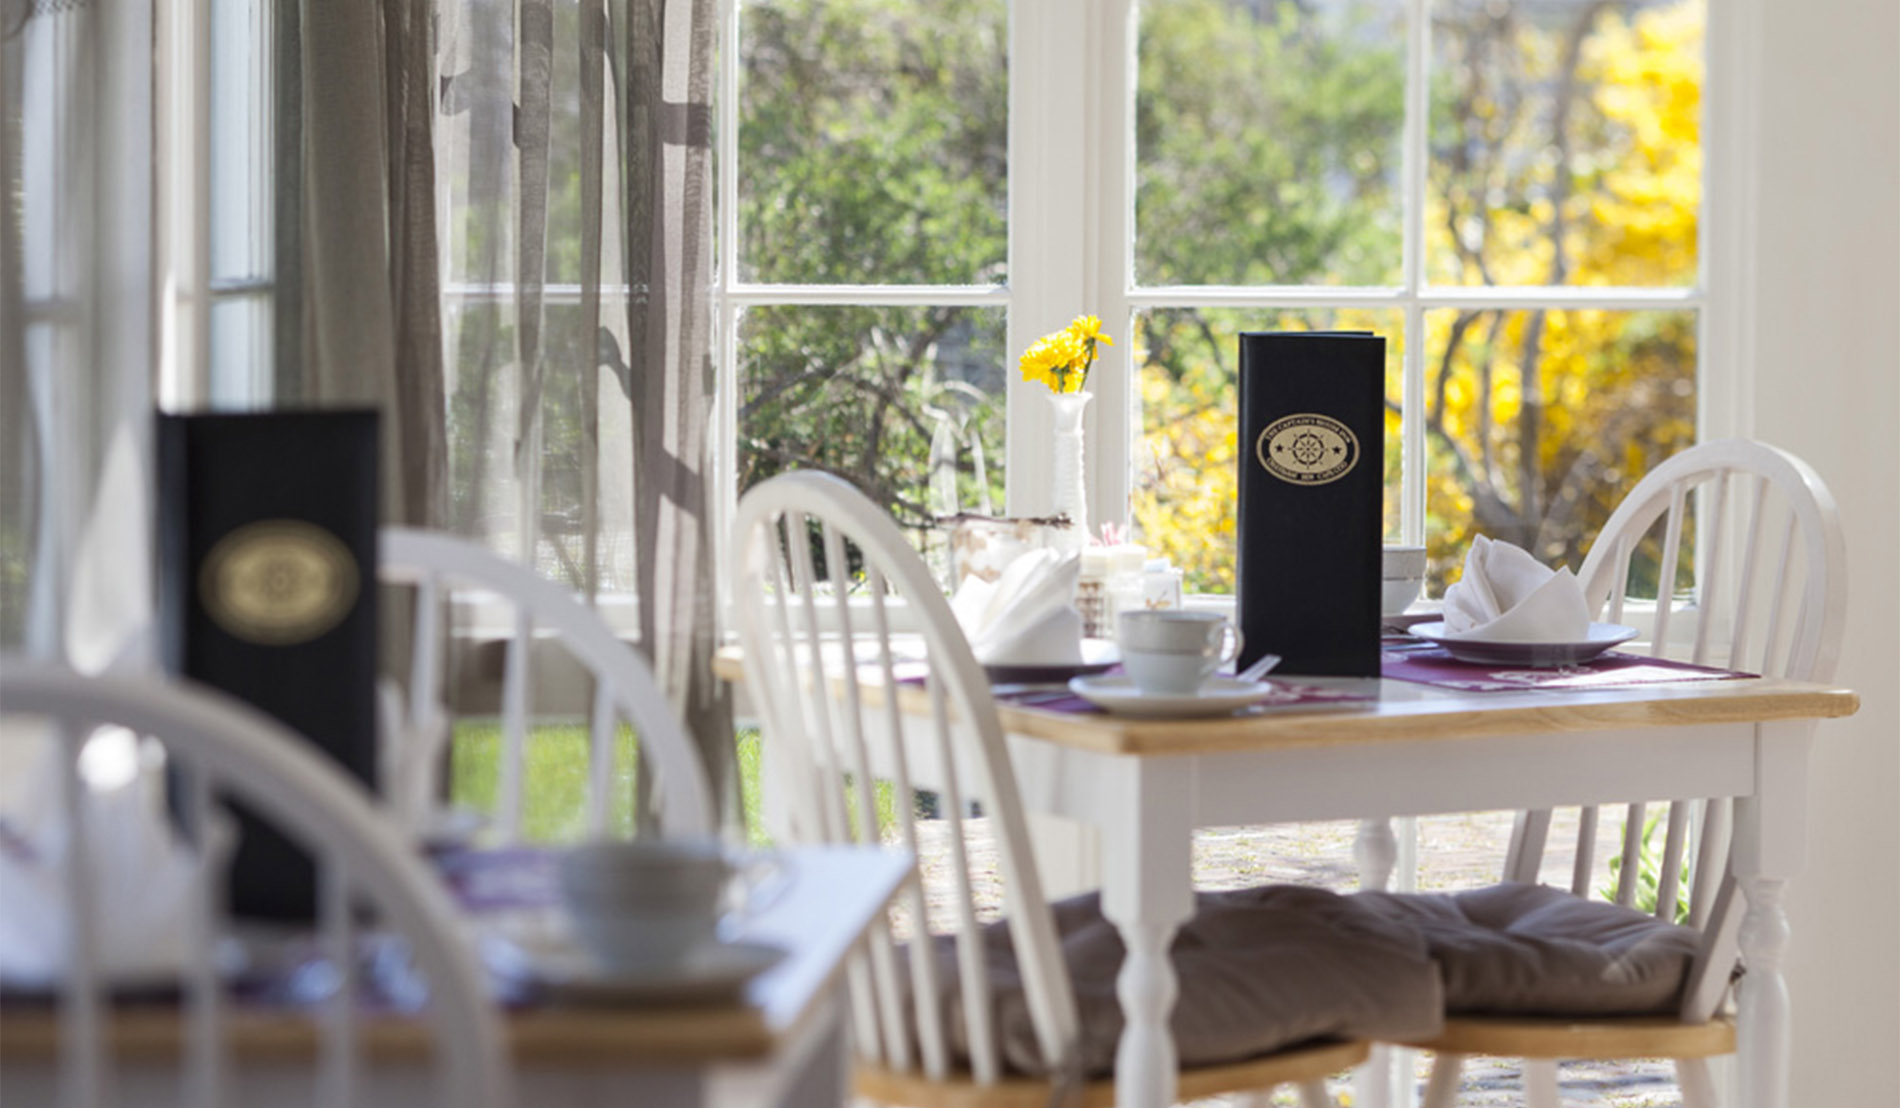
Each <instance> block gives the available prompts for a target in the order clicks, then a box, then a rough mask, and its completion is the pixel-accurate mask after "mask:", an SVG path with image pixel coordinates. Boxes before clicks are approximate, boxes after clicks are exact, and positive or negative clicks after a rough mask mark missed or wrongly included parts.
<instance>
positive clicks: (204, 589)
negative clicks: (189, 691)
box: [157, 411, 378, 919]
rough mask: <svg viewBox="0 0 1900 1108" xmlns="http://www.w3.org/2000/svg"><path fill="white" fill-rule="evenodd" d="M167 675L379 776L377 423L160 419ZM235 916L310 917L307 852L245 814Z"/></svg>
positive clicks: (295, 415) (162, 628) (331, 416)
mask: <svg viewBox="0 0 1900 1108" xmlns="http://www.w3.org/2000/svg"><path fill="white" fill-rule="evenodd" d="M157 444H158V549H159V558H158V563H159V564H158V601H159V634H160V651H161V654H162V656H163V660H164V664H165V666H166V668H167V669H168V670H169V671H170V672H172V673H175V674H178V675H180V676H183V677H188V678H190V679H192V680H193V681H197V682H199V683H201V684H205V685H210V686H212V687H213V688H217V689H221V690H223V691H224V692H227V693H230V694H231V695H233V696H235V697H237V698H238V699H240V700H244V701H247V702H249V703H250V704H252V705H253V706H255V707H257V708H260V709H262V710H263V711H264V712H266V713H267V714H269V715H272V716H275V717H276V718H277V719H278V720H280V721H282V722H283V723H284V724H286V725H288V726H289V727H290V729H291V730H293V731H296V732H298V733H299V734H301V735H303V736H304V737H305V738H307V739H308V740H310V742H311V743H312V744H314V745H315V746H316V747H317V748H318V749H320V750H321V751H323V752H324V753H325V754H327V755H328V756H329V757H330V758H331V759H333V760H334V761H335V762H336V763H337V764H338V765H339V766H341V767H342V768H343V769H344V770H346V771H347V772H349V773H350V774H353V775H354V776H356V777H357V778H358V779H360V780H361V781H363V782H364V783H365V784H366V785H368V786H370V787H371V788H374V787H375V783H376V701H375V695H376V525H377V499H376V498H377V488H378V485H377V458H376V450H377V416H376V413H375V412H373V411H310V412H270V413H258V414H244V415H223V414H219V415H186V416H170V415H161V416H159V417H158V434H157ZM233 807H234V811H235V812H236V814H237V815H238V824H239V828H238V829H239V832H240V835H241V838H240V840H239V844H238V848H237V853H236V855H235V856H234V858H233V859H232V867H231V887H230V890H229V891H230V908H231V912H232V914H233V915H235V916H243V917H251V918H267V919H309V918H311V917H312V915H313V913H314V909H315V903H316V901H315V890H314V887H313V884H314V882H313V871H312V867H311V864H310V860H309V858H308V857H307V856H306V855H305V854H304V853H303V852H302V851H300V850H299V849H297V848H296V847H294V846H292V845H291V844H290V843H289V842H288V841H287V840H286V839H284V838H283V837H282V836H281V835H279V834H278V833H277V832H276V831H275V830H273V829H272V828H271V827H269V826H268V825H266V824H265V823H262V822H259V821H258V820H257V819H256V818H254V817H253V816H252V815H251V814H250V813H247V812H245V811H244V810H243V809H242V808H241V807H237V806H233Z"/></svg>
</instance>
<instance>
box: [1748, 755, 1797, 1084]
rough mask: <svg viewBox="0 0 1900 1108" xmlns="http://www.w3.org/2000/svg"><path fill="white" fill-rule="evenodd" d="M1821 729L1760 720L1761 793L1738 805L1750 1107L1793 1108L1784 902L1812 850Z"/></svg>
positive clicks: (1758, 767) (1757, 778)
mask: <svg viewBox="0 0 1900 1108" xmlns="http://www.w3.org/2000/svg"><path fill="white" fill-rule="evenodd" d="M1813 732H1814V723H1813V721H1810V720H1795V721H1789V722H1777V723H1763V724H1758V725H1756V728H1755V794H1754V795H1753V796H1746V797H1740V798H1738V799H1737V801H1736V805H1735V813H1736V821H1735V846H1734V852H1733V859H1734V866H1735V879H1736V882H1737V883H1738V884H1739V885H1740V887H1741V890H1742V895H1743V896H1744V897H1745V898H1746V899H1747V902H1748V907H1747V911H1746V913H1745V914H1744V915H1743V916H1742V926H1741V934H1740V936H1739V945H1740V947H1741V954H1742V963H1743V966H1744V967H1745V970H1746V972H1744V973H1743V975H1742V983H1741V989H1740V993H1739V995H1738V998H1737V1005H1736V1007H1737V1012H1736V1028H1735V1031H1736V1042H1735V1046H1736V1051H1735V1053H1736V1061H1737V1063H1738V1066H1739V1069H1740V1078H1741V1097H1740V1099H1741V1105H1742V1108H1788V1068H1789V1067H1788V1057H1789V1043H1790V1036H1791V1020H1790V1009H1789V1004H1788V984H1787V981H1786V980H1785V979H1784V978H1783V977H1782V971H1781V964H1782V958H1783V956H1784V955H1785V954H1786V953H1787V950H1788V938H1789V929H1788V913H1787V911H1786V909H1784V908H1783V906H1782V904H1783V899H1784V896H1785V892H1786V888H1787V883H1788V879H1789V878H1790V877H1792V876H1794V875H1795V874H1796V873H1798V872H1799V871H1800V869H1801V863H1802V859H1803V856H1804V854H1805V846H1806V844H1805V833H1806V821H1807V810H1806V804H1807V785H1808V781H1807V778H1808V748H1809V740H1810V738H1811V737H1812V735H1813Z"/></svg>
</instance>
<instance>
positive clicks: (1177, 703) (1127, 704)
mask: <svg viewBox="0 0 1900 1108" xmlns="http://www.w3.org/2000/svg"><path fill="white" fill-rule="evenodd" d="M1069 689H1070V691H1072V692H1074V693H1075V695H1077V696H1079V697H1081V698H1082V699H1084V700H1086V701H1088V702H1089V703H1091V704H1093V705H1095V706H1096V707H1098V708H1101V709H1104V710H1105V711H1108V712H1110V713H1113V714H1114V715H1118V716H1136V717H1143V718H1151V719H1181V718H1184V717H1188V716H1220V715H1226V714H1228V713H1229V712H1237V711H1239V710H1240V709H1242V708H1247V707H1251V706H1253V705H1255V704H1258V703H1260V702H1261V701H1262V700H1265V699H1267V698H1268V697H1270V696H1272V695H1273V693H1274V687H1273V685H1272V684H1271V683H1269V682H1266V681H1240V680H1237V679H1235V678H1232V677H1220V676H1215V677H1210V678H1208V679H1207V682H1206V683H1205V684H1203V685H1202V686H1201V687H1200V688H1198V689H1196V690H1195V691H1193V692H1187V693H1145V692H1142V691H1141V690H1140V689H1138V688H1136V687H1135V679H1134V678H1132V677H1130V676H1128V675H1127V674H1125V673H1112V674H1104V675H1102V676H1099V677H1077V678H1075V679H1074V680H1072V681H1070V682H1069Z"/></svg>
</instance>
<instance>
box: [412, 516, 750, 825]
mask: <svg viewBox="0 0 1900 1108" xmlns="http://www.w3.org/2000/svg"><path fill="white" fill-rule="evenodd" d="M378 555H379V560H380V566H379V570H378V574H379V576H380V578H381V579H382V580H383V581H384V582H385V583H390V584H403V585H413V586H415V589H416V595H415V620H414V632H413V647H412V650H411V654H410V679H409V689H410V694H409V696H408V697H407V701H406V703H405V702H404V699H403V698H402V697H401V695H400V694H397V693H395V692H394V691H393V689H391V688H388V687H386V688H385V691H384V695H383V700H382V717H383V718H382V725H383V731H384V736H385V741H384V743H383V752H384V753H383V758H382V771H383V781H384V782H385V785H384V788H385V792H386V793H387V794H389V795H390V796H391V799H392V803H393V804H395V805H396V807H397V809H398V811H400V812H402V813H403V814H404V818H405V820H406V821H407V822H409V823H411V825H412V826H415V825H417V824H419V823H422V822H426V814H427V813H429V812H431V811H433V810H434V807H435V805H437V804H438V803H439V802H440V797H441V796H442V791H441V782H440V767H441V766H442V764H443V761H444V759H443V754H444V751H445V750H446V748H447V746H448V744H449V740H450V736H451V732H452V729H453V720H452V717H451V713H450V710H449V708H448V706H447V705H448V703H449V700H450V697H449V696H448V694H447V690H446V689H445V687H444V686H445V684H446V682H447V680H448V677H447V674H446V668H447V667H446V662H447V651H446V650H445V648H444V646H445V644H444V641H443V636H444V632H445V631H446V630H447V629H448V627H449V626H450V625H451V619H452V604H453V599H454V595H455V592H456V590H458V589H460V590H469V591H471V592H479V593H481V594H483V599H484V600H485V601H489V600H492V601H497V602H499V603H501V604H503V605H505V606H506V607H507V608H508V609H509V610H510V616H511V621H512V632H511V634H510V636H509V638H508V640H507V644H506V646H505V648H504V658H503V665H502V685H501V717H502V718H501V766H500V782H499V785H500V789H499V793H500V796H499V801H500V803H499V812H498V814H497V818H498V823H499V832H500V834H501V836H502V837H503V838H504V839H505V840H509V841H512V840H516V839H518V838H519V837H520V835H521V818H522V790H523V785H524V782H523V774H524V761H525V758H524V752H525V748H526V743H527V736H528V722H529V712H530V699H531V688H530V675H529V671H530V659H531V655H532V653H533V648H534V644H535V642H536V639H537V636H538V635H541V634H543V633H546V632H552V635H553V637H554V638H555V639H556V640H558V641H559V643H560V644H561V646H562V647H563V648H564V649H565V650H566V651H567V653H568V654H569V655H570V656H571V657H572V658H573V660H574V661H575V662H577V663H578V664H579V665H580V666H581V667H583V668H584V670H585V672H586V673H587V675H588V677H589V678H591V681H592V684H593V698H592V704H591V707H590V710H589V715H588V733H589V758H588V775H587V798H586V814H585V819H586V830H587V833H588V834H589V835H590V836H594V837H598V836H601V835H603V834H605V833H606V831H607V828H608V820H609V816H610V814H611V812H612V795H613V789H614V788H615V787H616V780H617V773H616V767H615V764H614V758H615V745H616V744H615V732H616V731H617V730H618V728H619V724H620V721H621V720H625V721H627V722H628V723H630V724H632V726H633V728H634V731H635V733H636V735H637V736H638V738H639V743H640V747H639V750H640V760H641V763H642V764H643V765H644V766H648V767H651V768H652V770H653V771H654V774H655V776H656V777H657V778H658V781H657V785H658V787H657V788H654V789H652V790H651V793H652V795H653V797H654V799H655V802H656V804H657V806H658V808H659V821H658V823H659V827H660V829H661V831H662V832H663V833H664V834H667V835H669V836H673V835H706V834H712V833H713V832H714V831H715V830H716V829H717V815H716V812H717V809H716V808H715V806H714V803H713V795H712V788H711V786H710V785H709V784H708V782H707V777H706V771H705V767H704V764H703V763H702V761H701V759H700V756H699V752H698V751H697V750H696V749H694V747H693V744H692V742H691V740H690V739H689V737H688V736H687V734H686V732H685V730H684V728H683V727H682V726H681V725H680V722H679V717H678V716H677V715H676V714H675V713H674V711H673V709H672V707H671V706H670V705H669V704H668V702H667V699H666V696H665V694H664V693H663V692H662V691H661V689H660V687H659V685H658V684H657V683H656V682H655V680H654V678H653V674H652V671H651V670H650V669H649V668H648V667H647V664H646V662H645V661H644V660H643V659H642V658H641V657H640V655H639V654H637V653H636V652H635V651H634V650H633V649H632V648H631V647H629V646H628V645H627V644H626V643H624V642H621V641H620V640H619V639H618V638H616V637H615V636H614V634H613V631H612V630H611V629H610V628H609V627H608V626H607V623H606V621H605V620H604V619H602V618H601V616H600V613H598V612H596V611H594V610H593V609H591V608H589V607H588V606H587V605H585V604H583V603H581V601H580V600H579V599H578V598H577V597H575V596H574V595H573V594H572V593H570V592H568V591H567V590H565V589H563V588H562V587H561V586H559V585H557V584H555V583H554V582H552V581H548V580H546V579H544V578H542V577H540V576H539V575H537V574H536V573H535V572H534V571H533V570H531V569H529V568H528V567H526V566H523V565H520V564H518V563H515V562H511V561H508V560H507V559H505V558H502V557H501V556H499V555H497V554H495V553H493V552H492V551H490V550H488V549H487V548H485V547H481V546H478V545H476V544H475V543H472V542H469V541H468V540H466V539H461V538H457V537H455V536H452V535H446V534H440V533H436V532H428V531H416V530H411V529H408V528H401V527H389V528H384V529H383V531H382V533H381V538H380V543H379V552H378ZM464 595H467V593H464ZM392 736H393V737H394V740H393V741H391V737H392Z"/></svg>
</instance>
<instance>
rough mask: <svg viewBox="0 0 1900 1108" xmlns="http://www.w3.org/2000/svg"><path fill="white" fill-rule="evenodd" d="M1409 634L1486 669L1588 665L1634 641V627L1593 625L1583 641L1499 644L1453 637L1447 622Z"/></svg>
mask: <svg viewBox="0 0 1900 1108" xmlns="http://www.w3.org/2000/svg"><path fill="white" fill-rule="evenodd" d="M1409 633H1410V634H1412V635H1416V636H1417V637H1419V638H1421V639H1424V640H1425V641H1426V642H1431V643H1437V644H1438V645H1439V646H1442V647H1444V648H1445V650H1446V651H1448V652H1449V653H1450V654H1451V656H1452V657H1454V658H1456V659H1458V660H1459V661H1461V662H1476V663H1477V664H1479V665H1487V666H1529V667H1531V668H1533V669H1537V668H1541V667H1545V666H1574V665H1576V664H1578V663H1579V662H1587V661H1589V660H1590V659H1592V658H1594V657H1596V656H1597V655H1599V654H1601V653H1603V652H1604V651H1606V650H1608V649H1610V648H1611V647H1613V646H1615V645H1617V644H1618V643H1625V642H1628V641H1630V640H1631V639H1633V638H1635V637H1636V636H1637V635H1638V634H1639V632H1638V631H1637V630H1636V628H1634V627H1625V626H1623V625H1622V624H1620V623H1592V624H1591V625H1590V630H1589V632H1588V634H1587V636H1586V637H1585V638H1584V639H1583V641H1581V642H1499V641H1495V640H1489V639H1469V638H1453V637H1450V636H1448V635H1446V634H1445V622H1444V621H1443V620H1439V621H1438V622H1436V623H1421V624H1418V625H1417V626H1415V627H1412V628H1410V629H1409Z"/></svg>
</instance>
